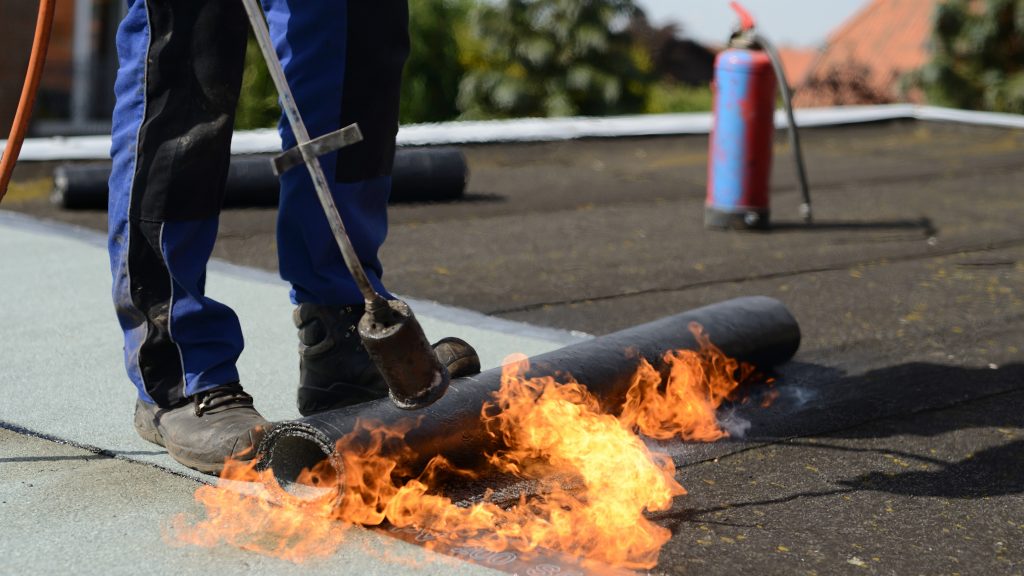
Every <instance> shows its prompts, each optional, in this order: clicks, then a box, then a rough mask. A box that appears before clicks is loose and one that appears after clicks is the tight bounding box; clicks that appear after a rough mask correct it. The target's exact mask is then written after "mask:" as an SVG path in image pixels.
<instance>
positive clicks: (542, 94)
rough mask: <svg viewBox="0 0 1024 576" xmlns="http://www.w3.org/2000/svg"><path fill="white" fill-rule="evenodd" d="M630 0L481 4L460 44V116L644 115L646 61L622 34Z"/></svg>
mask: <svg viewBox="0 0 1024 576" xmlns="http://www.w3.org/2000/svg"><path fill="white" fill-rule="evenodd" d="M637 11H638V8H637V7H636V5H635V4H634V2H633V0H499V1H497V2H480V3H479V4H478V5H477V7H476V8H475V9H474V10H473V12H472V15H471V17H470V26H471V28H470V32H471V33H470V35H469V37H468V38H467V39H466V42H464V43H463V46H462V48H463V63H464V65H465V66H466V68H467V70H468V72H467V73H466V75H465V76H464V77H463V79H462V82H461V84H460V86H459V98H458V104H459V109H460V110H461V111H462V117H463V118H511V117H526V116H569V115H578V114H582V115H593V116H601V115H609V114H624V113H633V112H640V111H643V109H644V105H645V102H646V99H647V92H648V90H649V87H650V84H651V82H652V80H653V79H652V77H651V74H650V58H649V56H648V55H647V54H646V52H645V51H644V50H643V49H642V48H641V47H640V46H639V45H638V43H637V42H636V41H635V40H634V38H633V37H632V36H631V35H630V34H629V32H628V30H627V25H628V24H629V20H630V18H631V17H633V15H634V14H636V13H637Z"/></svg>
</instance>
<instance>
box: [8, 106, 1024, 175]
mask: <svg viewBox="0 0 1024 576" xmlns="http://www.w3.org/2000/svg"><path fill="white" fill-rule="evenodd" d="M901 119H906V120H927V121H933V122H958V123H964V124H974V125H980V126H996V127H1003V128H1022V129H1024V115H1016V114H998V113H993V112H974V111H969V110H954V109H949V108H937V107H934V106H916V105H913V104H885V105H879V106H839V107H834V108H805V109H801V110H797V111H796V122H797V125H798V126H800V127H801V128H814V127H823V126H842V125H846V124H861V123H865V122H882V121H887V120H901ZM712 123H713V118H712V115H711V114H710V113H694V114H647V115H637V116H611V117H604V118H579V117H576V118H520V119H515V120H486V121H479V122H469V121H467V122H443V123H439V124H413V125H409V126H403V127H402V128H401V129H400V130H399V132H398V144H399V145H400V146H439V145H455V144H490V143H502V142H557V141H564V140H575V139H579V138H629V137H644V136H674V135H685V134H707V133H708V132H710V131H711V127H712ZM775 125H776V127H778V128H784V127H785V126H786V121H785V116H784V114H783V113H782V111H781V110H780V111H777V112H776V115H775ZM3 144H4V146H5V147H6V144H7V142H6V141H3ZM280 149H281V139H280V137H279V136H278V134H277V130H274V129H261V130H244V131H239V132H236V133H235V135H234V138H233V140H232V142H231V153H232V154H273V153H277V152H279V151H280ZM109 154H110V136H78V137H70V138H63V137H54V138H32V139H29V140H27V141H26V142H25V145H24V147H23V148H22V151H21V160H23V161H26V162H32V161H62V160H107V159H109V157H110V156H109Z"/></svg>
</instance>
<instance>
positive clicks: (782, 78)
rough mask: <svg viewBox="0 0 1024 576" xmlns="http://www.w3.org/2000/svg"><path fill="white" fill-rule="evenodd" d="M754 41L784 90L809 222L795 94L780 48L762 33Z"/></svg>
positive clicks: (803, 212)
mask: <svg viewBox="0 0 1024 576" xmlns="http://www.w3.org/2000/svg"><path fill="white" fill-rule="evenodd" d="M754 42H755V43H756V44H757V45H759V46H760V47H761V48H762V49H764V51H765V52H766V53H767V54H768V58H769V59H770V60H771V62H772V68H774V69H775V76H776V77H777V78H778V79H779V90H780V91H781V92H782V103H783V105H784V107H785V109H786V122H787V123H788V125H789V144H790V146H791V147H792V148H793V158H794V159H795V160H796V174H797V177H798V178H799V179H800V192H801V193H802V194H803V199H804V201H803V204H801V205H800V215H801V216H802V217H803V219H804V222H807V223H808V224H809V223H811V221H812V215H811V191H810V188H809V187H808V185H807V171H806V170H805V169H804V153H803V149H802V148H801V147H800V132H799V131H798V130H797V127H796V119H795V118H794V117H793V94H792V91H791V90H790V88H789V82H787V81H786V72H785V70H784V69H783V67H782V58H780V57H779V52H778V50H776V49H775V45H774V44H772V43H771V41H770V40H768V39H767V38H765V37H764V36H763V35H761V34H755V35H754Z"/></svg>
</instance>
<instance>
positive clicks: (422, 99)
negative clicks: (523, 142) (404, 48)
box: [401, 0, 476, 124]
mask: <svg viewBox="0 0 1024 576" xmlns="http://www.w3.org/2000/svg"><path fill="white" fill-rule="evenodd" d="M475 4H476V2H474V0H410V2H409V38H410V42H411V45H412V50H411V52H410V54H409V60H408V61H407V62H406V64H405V76H404V78H403V80H402V112H401V120H402V122H403V123H406V124H409V123H415V122H440V121H443V120H452V119H454V118H455V117H457V116H458V115H459V110H458V108H457V106H456V99H457V97H458V92H459V81H460V80H461V79H462V75H463V74H464V73H465V68H464V66H463V64H462V61H461V59H460V56H459V54H460V48H459V40H460V38H465V37H466V35H467V33H468V31H467V28H468V19H469V13H470V10H471V9H472V8H473V6H475Z"/></svg>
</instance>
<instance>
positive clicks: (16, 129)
mask: <svg viewBox="0 0 1024 576" xmlns="http://www.w3.org/2000/svg"><path fill="white" fill-rule="evenodd" d="M56 6H57V0H40V2H39V18H38V19H37V20H36V35H35V39H34V40H33V41H32V56H31V57H30V58H29V61H28V71H27V72H26V74H25V85H24V86H23V87H22V89H21V100H20V101H19V102H18V112H17V114H15V115H14V124H13V125H12V126H11V135H10V136H9V137H8V138H7V146H6V147H5V148H4V152H3V158H2V159H0V201H2V200H3V199H4V196H5V195H6V194H7V185H8V184H10V182H11V174H12V173H14V164H15V163H16V162H17V161H18V155H19V154H20V153H21V144H22V143H23V142H24V141H25V133H26V132H27V131H28V122H29V119H30V118H31V117H32V106H33V105H34V104H35V101H36V93H37V92H38V91H39V79H40V78H41V77H42V75H43V65H44V64H45V63H46V50H47V48H49V46H50V31H51V30H52V28H53V12H54V9H55V8H56Z"/></svg>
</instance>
